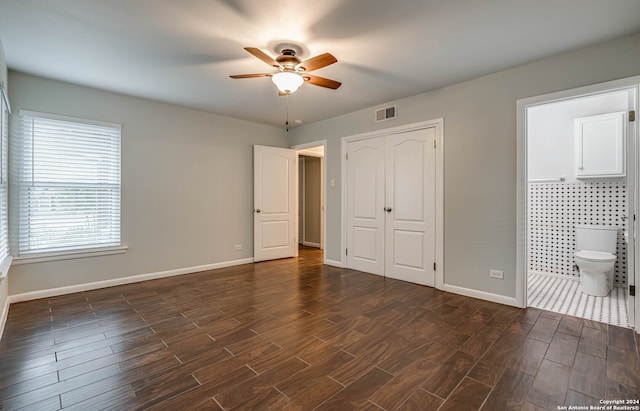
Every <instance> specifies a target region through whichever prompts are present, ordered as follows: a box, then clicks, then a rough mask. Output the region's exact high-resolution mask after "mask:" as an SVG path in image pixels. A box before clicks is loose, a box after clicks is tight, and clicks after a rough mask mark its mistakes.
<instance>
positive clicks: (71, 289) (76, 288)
mask: <svg viewBox="0 0 640 411" xmlns="http://www.w3.org/2000/svg"><path fill="white" fill-rule="evenodd" d="M252 262H253V258H244V259H241V260H234V261H224V262H221V263H213V264H206V265H197V266H193V267H186V268H178V269H175V270H167V271H159V272H157V273H149V274H138V275H132V276H130V277H122V278H114V279H113V280H105V281H96V282H93V283H85V284H78V285H71V286H67V287H58V288H50V289H48V290H38V291H31V292H28V293H22V294H15V295H10V296H9V297H8V298H7V300H8V303H11V304H13V303H19V302H22V301H30V300H37V299H39V298H48V297H54V296H57V295H64V294H72V293H78V292H82V291H89V290H96V289H99V288H107V287H113V286H116V285H123V284H130V283H138V282H141V281H147V280H155V279H158V278H165V277H173V276H176V275H183V274H192V273H197V272H200V271H208V270H215V269H217V268H224V267H231V266H234V265H241V264H250V263H252Z"/></svg>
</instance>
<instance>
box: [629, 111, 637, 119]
mask: <svg viewBox="0 0 640 411" xmlns="http://www.w3.org/2000/svg"><path fill="white" fill-rule="evenodd" d="M629 121H636V111H635V110H632V111H630V112H629Z"/></svg>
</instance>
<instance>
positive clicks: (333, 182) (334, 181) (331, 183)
mask: <svg viewBox="0 0 640 411" xmlns="http://www.w3.org/2000/svg"><path fill="white" fill-rule="evenodd" d="M335 186H336V179H335V178H332V179H331V180H329V187H335Z"/></svg>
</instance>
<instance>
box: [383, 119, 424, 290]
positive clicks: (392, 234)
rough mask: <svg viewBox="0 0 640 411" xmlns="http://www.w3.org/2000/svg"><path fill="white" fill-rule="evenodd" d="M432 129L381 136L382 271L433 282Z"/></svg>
mask: <svg viewBox="0 0 640 411" xmlns="http://www.w3.org/2000/svg"><path fill="white" fill-rule="evenodd" d="M435 138H436V133H435V128H427V129H422V130H415V131H410V132H406V133H401V134H396V135H391V136H389V137H387V139H386V150H385V152H386V204H385V211H386V214H387V215H386V224H385V237H386V240H385V243H386V248H385V273H386V276H387V277H391V278H396V279H399V280H404V281H410V282H412V283H418V284H424V285H429V286H435V266H434V263H435V261H436V260H435V204H436V203H435V195H434V193H435V182H436V181H435V177H436V174H435V173H436V168H435V165H436V164H435V163H436V162H435V152H436V150H435Z"/></svg>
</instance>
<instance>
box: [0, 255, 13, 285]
mask: <svg viewBox="0 0 640 411" xmlns="http://www.w3.org/2000/svg"><path fill="white" fill-rule="evenodd" d="M11 261H12V258H11V256H10V255H8V256H6V257H5V258H4V260H2V261H1V262H0V283H1V282H2V280H4V279H5V278H7V275H8V274H9V267H11Z"/></svg>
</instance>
